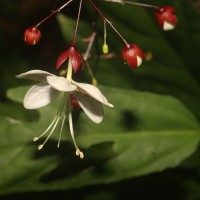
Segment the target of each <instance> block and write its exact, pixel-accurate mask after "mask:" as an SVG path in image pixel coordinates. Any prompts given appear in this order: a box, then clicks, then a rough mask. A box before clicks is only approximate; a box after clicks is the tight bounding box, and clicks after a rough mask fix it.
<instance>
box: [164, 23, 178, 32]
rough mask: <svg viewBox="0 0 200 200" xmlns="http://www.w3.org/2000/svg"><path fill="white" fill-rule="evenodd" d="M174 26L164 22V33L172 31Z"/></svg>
mask: <svg viewBox="0 0 200 200" xmlns="http://www.w3.org/2000/svg"><path fill="white" fill-rule="evenodd" d="M174 28H175V26H174V25H173V24H171V23H169V22H167V21H164V24H163V30H165V31H170V30H172V29H174Z"/></svg>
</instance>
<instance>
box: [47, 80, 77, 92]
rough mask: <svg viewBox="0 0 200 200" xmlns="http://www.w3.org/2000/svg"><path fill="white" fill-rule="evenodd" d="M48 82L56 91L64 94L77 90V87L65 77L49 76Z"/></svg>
mask: <svg viewBox="0 0 200 200" xmlns="http://www.w3.org/2000/svg"><path fill="white" fill-rule="evenodd" d="M47 82H48V83H49V85H51V86H52V87H53V88H54V89H56V90H58V91H62V92H71V91H74V90H76V89H77V87H76V86H75V85H72V84H71V83H70V81H68V80H67V79H66V78H64V77H58V76H48V77H47Z"/></svg>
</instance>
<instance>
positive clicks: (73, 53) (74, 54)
mask: <svg viewBox="0 0 200 200" xmlns="http://www.w3.org/2000/svg"><path fill="white" fill-rule="evenodd" d="M68 58H71V61H72V67H73V70H74V73H76V72H77V71H78V69H79V67H80V64H81V62H83V63H82V66H83V65H84V60H83V57H82V56H81V55H80V53H79V52H78V51H77V50H76V48H75V47H74V46H71V47H70V48H69V49H68V50H66V51H64V52H63V53H61V54H60V56H59V57H58V59H57V62H56V69H59V68H60V66H61V65H62V64H63V63H64V62H65V61H66V60H67V59H68Z"/></svg>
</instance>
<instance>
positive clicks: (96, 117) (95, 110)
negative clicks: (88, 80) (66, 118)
mask: <svg viewBox="0 0 200 200" xmlns="http://www.w3.org/2000/svg"><path fill="white" fill-rule="evenodd" d="M74 95H75V96H76V98H77V100H78V102H79V104H80V106H81V108H82V109H83V110H84V112H85V114H86V115H87V116H88V117H89V118H90V119H91V120H92V121H93V122H95V123H100V122H101V121H102V120H103V114H104V112H103V107H102V104H101V103H100V102H98V101H97V100H95V99H93V98H91V97H90V96H88V95H82V94H80V93H79V92H75V93H74Z"/></svg>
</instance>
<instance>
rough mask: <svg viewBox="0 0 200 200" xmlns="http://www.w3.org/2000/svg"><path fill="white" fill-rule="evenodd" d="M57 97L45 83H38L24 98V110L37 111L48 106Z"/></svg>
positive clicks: (57, 93)
mask: <svg viewBox="0 0 200 200" xmlns="http://www.w3.org/2000/svg"><path fill="white" fill-rule="evenodd" d="M58 95H59V92H58V91H57V90H55V89H53V88H52V87H51V86H50V85H49V84H47V83H40V84H38V85H34V86H32V87H31V88H30V89H29V90H28V92H27V93H26V95H25V97H24V107H25V108H26V109H37V108H41V107H43V106H46V105H47V104H49V103H50V102H51V101H52V100H53V99H55V98H56V97H57V96H58Z"/></svg>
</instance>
